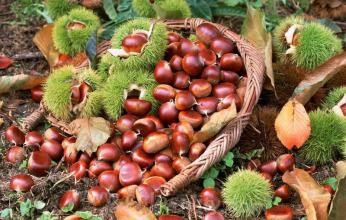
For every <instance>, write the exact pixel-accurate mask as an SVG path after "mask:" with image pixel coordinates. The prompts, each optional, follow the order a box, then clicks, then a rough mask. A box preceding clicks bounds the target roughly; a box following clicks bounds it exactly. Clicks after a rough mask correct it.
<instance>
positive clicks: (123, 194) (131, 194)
mask: <svg viewBox="0 0 346 220" xmlns="http://www.w3.org/2000/svg"><path fill="white" fill-rule="evenodd" d="M137 187H138V186H137V185H129V186H125V187H123V188H121V189H119V190H118V192H117V194H118V197H119V199H135V198H136V189H137Z"/></svg>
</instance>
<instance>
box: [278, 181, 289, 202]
mask: <svg viewBox="0 0 346 220" xmlns="http://www.w3.org/2000/svg"><path fill="white" fill-rule="evenodd" d="M274 195H275V196H277V197H280V198H281V199H282V200H283V201H285V200H288V199H289V198H290V196H291V193H290V189H289V186H288V185H287V184H283V185H281V186H279V187H278V188H277V189H276V190H275V192H274Z"/></svg>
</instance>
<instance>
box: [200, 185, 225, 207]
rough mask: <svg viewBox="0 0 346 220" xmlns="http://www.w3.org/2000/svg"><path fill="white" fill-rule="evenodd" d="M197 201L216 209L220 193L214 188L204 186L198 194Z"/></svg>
mask: <svg viewBox="0 0 346 220" xmlns="http://www.w3.org/2000/svg"><path fill="white" fill-rule="evenodd" d="M199 201H201V204H202V205H203V206H205V207H208V208H211V209H214V210H217V209H218V208H219V207H220V205H221V193H220V190H218V189H216V188H211V187H210V188H204V189H203V190H202V191H201V192H200V194H199Z"/></svg>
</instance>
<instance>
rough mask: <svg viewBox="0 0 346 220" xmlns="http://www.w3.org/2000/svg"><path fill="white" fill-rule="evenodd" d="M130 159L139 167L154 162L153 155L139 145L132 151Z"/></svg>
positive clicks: (144, 166) (150, 164)
mask: <svg viewBox="0 0 346 220" xmlns="http://www.w3.org/2000/svg"><path fill="white" fill-rule="evenodd" d="M132 160H133V161H134V162H136V163H137V164H138V165H139V166H140V167H141V168H147V167H150V166H152V165H153V164H154V160H155V158H154V156H153V155H150V154H147V153H146V152H145V151H144V150H143V149H142V148H141V147H139V148H137V149H136V150H135V151H134V152H133V153H132Z"/></svg>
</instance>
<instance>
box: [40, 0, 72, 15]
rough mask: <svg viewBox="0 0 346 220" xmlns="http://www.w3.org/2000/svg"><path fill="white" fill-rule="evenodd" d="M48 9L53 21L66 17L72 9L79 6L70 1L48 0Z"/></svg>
mask: <svg viewBox="0 0 346 220" xmlns="http://www.w3.org/2000/svg"><path fill="white" fill-rule="evenodd" d="M46 7H47V10H48V13H49V15H50V16H52V18H53V19H56V18H58V17H61V16H63V15H66V14H67V13H68V12H69V11H70V10H71V9H73V8H76V7H78V4H76V3H72V2H71V1H69V0H48V1H47V2H46Z"/></svg>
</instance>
